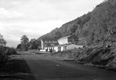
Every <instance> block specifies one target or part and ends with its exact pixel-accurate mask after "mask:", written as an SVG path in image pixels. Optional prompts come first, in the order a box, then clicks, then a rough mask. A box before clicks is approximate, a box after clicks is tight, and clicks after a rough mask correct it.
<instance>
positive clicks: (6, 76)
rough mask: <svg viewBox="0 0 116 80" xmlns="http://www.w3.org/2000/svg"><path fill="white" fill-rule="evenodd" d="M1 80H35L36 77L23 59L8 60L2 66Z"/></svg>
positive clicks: (0, 66)
mask: <svg viewBox="0 0 116 80" xmlns="http://www.w3.org/2000/svg"><path fill="white" fill-rule="evenodd" d="M15 56H16V55H15ZM0 80H34V77H33V75H32V73H31V71H30V69H29V68H28V65H27V64H26V62H25V61H24V60H23V59H8V60H6V61H4V62H2V63H1V64H0Z"/></svg>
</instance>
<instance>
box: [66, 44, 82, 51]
mask: <svg viewBox="0 0 116 80" xmlns="http://www.w3.org/2000/svg"><path fill="white" fill-rule="evenodd" d="M82 47H83V45H75V44H71V45H68V46H67V50H70V49H75V48H76V49H78V48H82Z"/></svg>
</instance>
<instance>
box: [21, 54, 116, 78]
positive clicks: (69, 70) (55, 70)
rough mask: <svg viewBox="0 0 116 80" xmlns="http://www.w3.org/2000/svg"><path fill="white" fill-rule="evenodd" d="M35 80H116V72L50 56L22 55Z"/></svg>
mask: <svg viewBox="0 0 116 80" xmlns="http://www.w3.org/2000/svg"><path fill="white" fill-rule="evenodd" d="M21 56H22V57H23V58H24V59H25V60H26V62H27V64H28V66H29V68H30V70H31V72H32V73H33V75H34V77H35V80H116V72H113V71H108V70H105V69H98V68H95V67H88V66H84V65H80V64H76V63H71V62H66V61H62V60H59V59H57V58H53V57H51V56H49V54H24V53H23V54H21Z"/></svg>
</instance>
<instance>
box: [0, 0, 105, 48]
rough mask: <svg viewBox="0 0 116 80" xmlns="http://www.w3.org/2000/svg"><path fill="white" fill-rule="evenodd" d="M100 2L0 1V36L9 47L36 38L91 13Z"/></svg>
mask: <svg viewBox="0 0 116 80" xmlns="http://www.w3.org/2000/svg"><path fill="white" fill-rule="evenodd" d="M101 2H103V0H0V33H1V34H2V35H4V38H5V40H6V41H7V45H8V46H13V47H14V46H16V45H17V44H18V43H20V38H21V36H22V35H24V34H25V35H27V36H28V37H29V39H31V38H38V37H40V36H41V35H43V34H45V33H48V32H50V31H51V30H52V29H54V28H56V27H61V25H62V24H64V23H66V22H68V21H71V20H73V19H75V18H77V17H79V16H82V15H83V14H85V13H87V12H89V11H92V10H93V9H94V8H95V6H96V5H98V4H99V3H101Z"/></svg>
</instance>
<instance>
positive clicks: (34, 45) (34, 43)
mask: <svg viewBox="0 0 116 80" xmlns="http://www.w3.org/2000/svg"><path fill="white" fill-rule="evenodd" d="M29 48H30V49H37V48H38V41H37V40H36V39H31V40H30V42H29Z"/></svg>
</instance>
